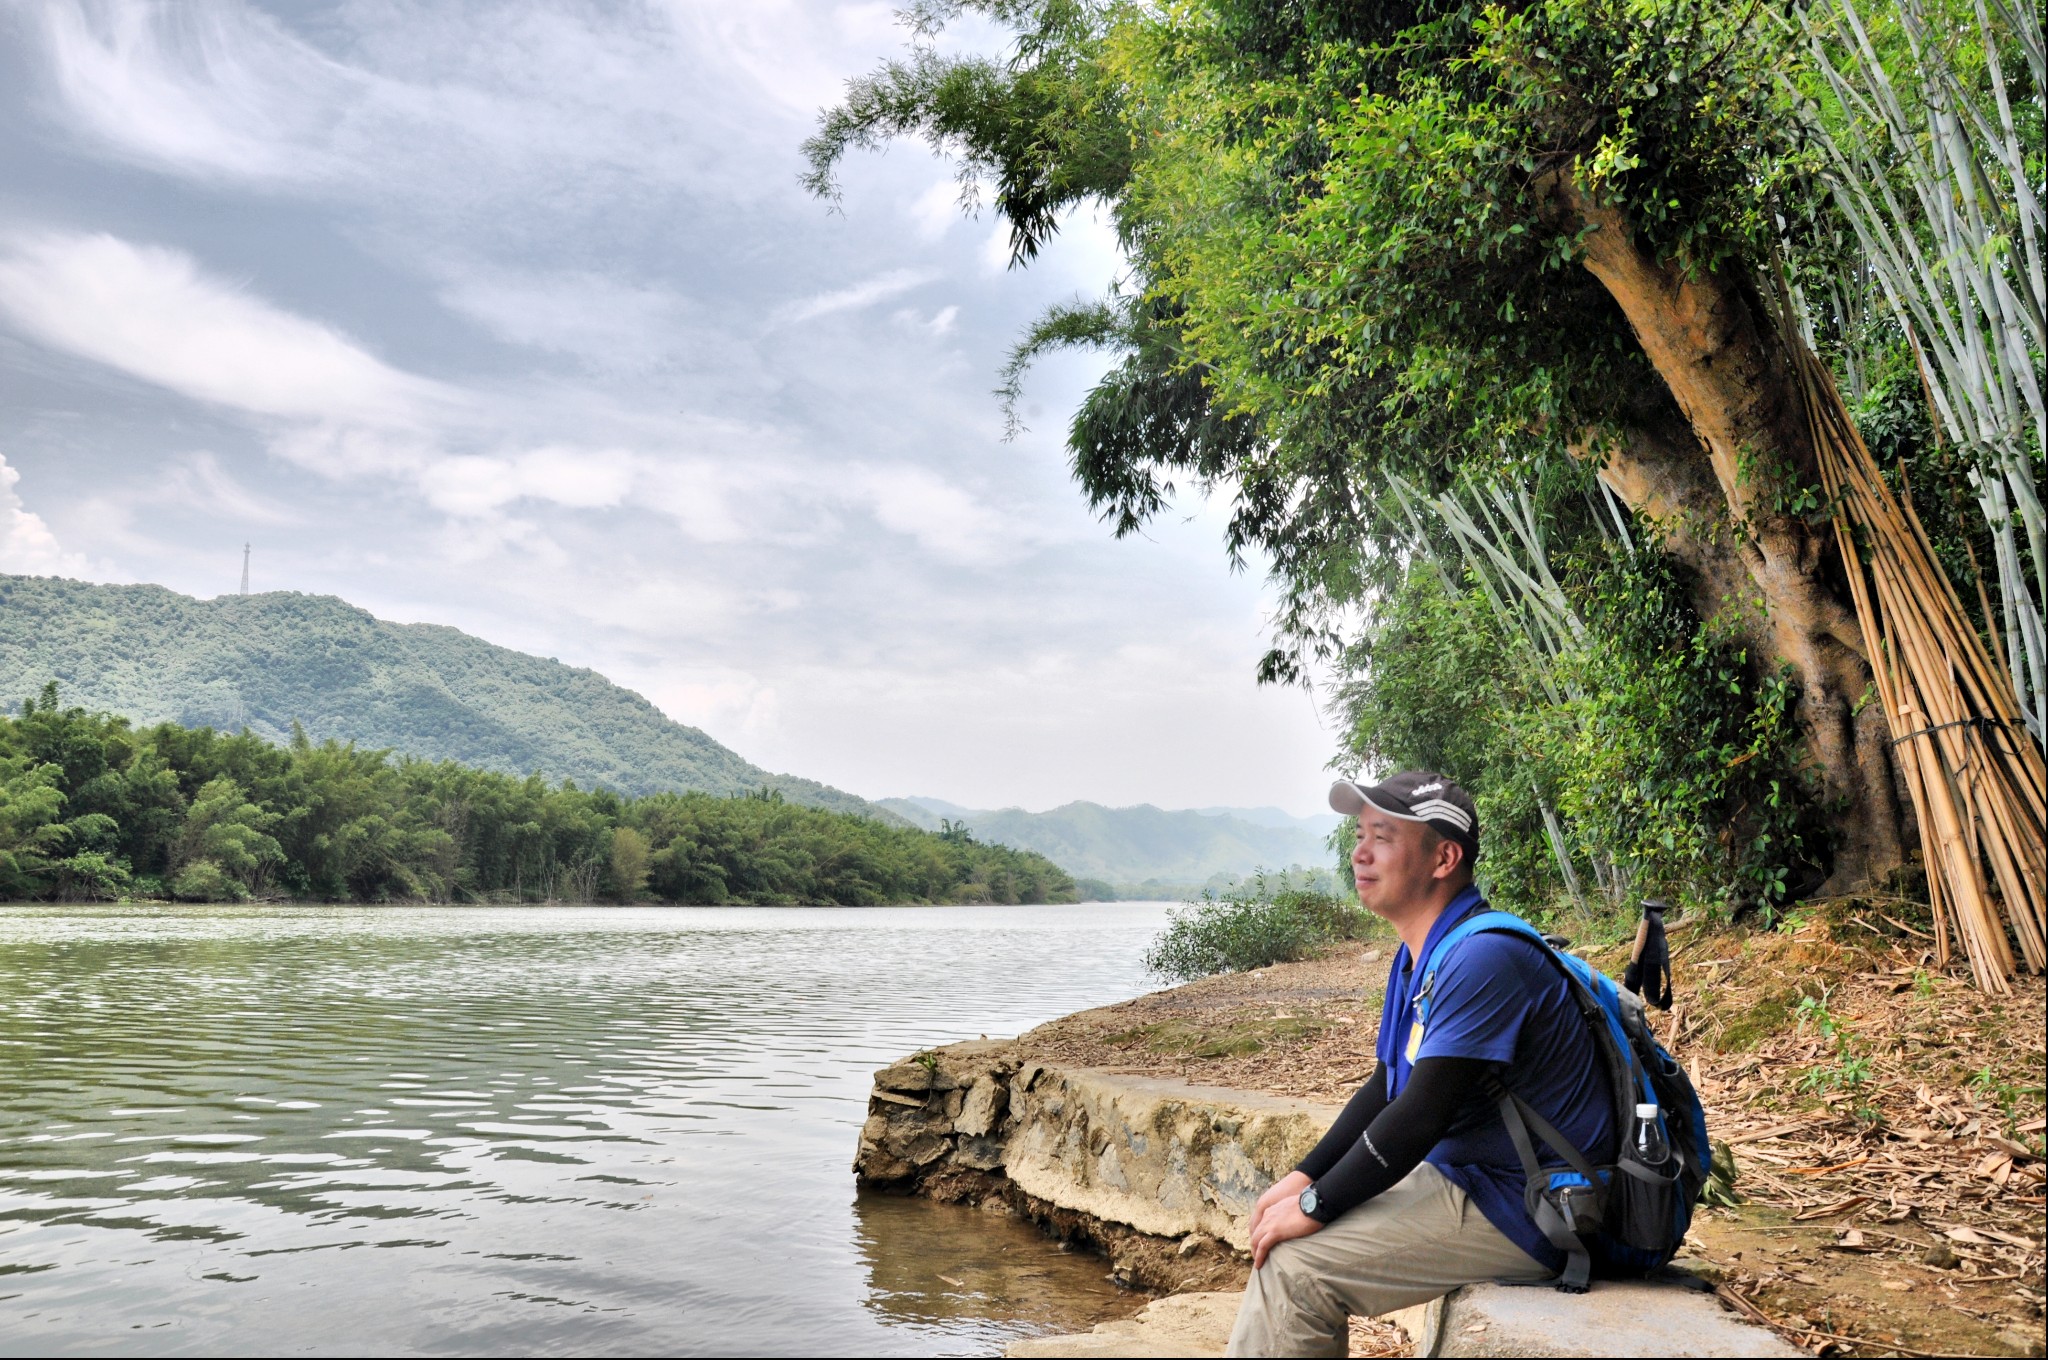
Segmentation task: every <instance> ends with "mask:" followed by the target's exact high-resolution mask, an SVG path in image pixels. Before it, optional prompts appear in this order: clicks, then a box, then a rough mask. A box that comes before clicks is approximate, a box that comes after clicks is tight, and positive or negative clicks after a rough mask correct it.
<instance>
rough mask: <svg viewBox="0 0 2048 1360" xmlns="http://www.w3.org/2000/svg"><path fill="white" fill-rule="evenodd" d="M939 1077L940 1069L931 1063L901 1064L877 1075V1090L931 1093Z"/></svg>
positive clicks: (885, 1069)
mask: <svg viewBox="0 0 2048 1360" xmlns="http://www.w3.org/2000/svg"><path fill="white" fill-rule="evenodd" d="M937 1076H938V1068H937V1067H936V1066H934V1065H932V1064H930V1063H921V1062H900V1063H895V1064H893V1065H891V1066H889V1067H885V1068H883V1069H882V1070H881V1071H879V1072H877V1073H875V1089H876V1090H878V1091H903V1092H911V1091H929V1090H931V1089H932V1086H933V1082H934V1081H935V1079H936V1078H937Z"/></svg>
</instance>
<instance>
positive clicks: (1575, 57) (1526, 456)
mask: <svg viewBox="0 0 2048 1360" xmlns="http://www.w3.org/2000/svg"><path fill="white" fill-rule="evenodd" d="M965 10H976V11H980V12H981V13H983V14H984V15H986V16H988V17H992V18H994V19H996V20H998V21H1001V22H1003V23H1005V24H1007V25H1009V26H1010V28H1011V29H1012V30H1013V31H1014V33H1015V34H1016V41H1015V44H1014V46H1013V47H1012V48H1011V49H1010V50H1009V51H1007V52H1006V53H1004V54H1000V55H997V56H972V55H967V56H955V55H945V54H941V53H940V52H939V51H938V50H937V48H936V47H935V46H934V45H933V44H932V43H931V42H930V39H931V37H932V35H933V34H934V33H935V32H936V31H937V30H938V29H939V28H941V27H943V26H944V25H945V24H946V23H947V22H948V21H949V20H951V19H953V18H954V17H956V16H958V15H959V14H960V13H961V12H963V11H965ZM911 17H912V20H913V29H914V35H913V42H912V51H911V54H910V56H909V57H908V59H906V60H903V61H897V62H891V63H888V64H886V65H885V66H884V67H883V68H881V69H880V70H878V71H876V72H874V73H871V74H870V75H868V76H865V77H862V78H860V79H857V80H855V81H853V82H851V83H850V85H849V87H848V95H847V98H846V100H845V102H844V103H843V104H842V105H841V106H839V107H838V108H836V109H833V110H830V111H828V112H827V114H826V116H825V118H824V121H823V124H822V126H821V128H820V130H819V133H818V135H817V136H816V137H814V138H813V139H812V141H811V142H810V143H809V144H808V146H807V152H808V154H809V157H810V161H811V175H810V183H811V185H812V187H813V188H814V189H815V190H817V191H818V192H820V193H825V194H833V193H835V192H836V186H835V183H834V179H833V175H834V170H835V167H836V166H837V164H838V162H839V161H840V159H841V158H842V157H843V156H844V155H845V154H846V152H847V151H848V150H849V149H852V148H856V147H871V146H875V145H878V144H880V143H881V142H883V141H885V140H887V139H889V138H892V137H898V136H906V135H916V136H923V137H925V138H927V139H929V140H930V141H931V142H932V143H933V144H934V145H935V146H936V147H938V148H940V149H941V150H943V151H945V152H948V153H950V154H952V155H954V156H955V157H957V159H958V161H959V163H960V165H961V167H962V171H963V178H964V180H965V181H966V185H967V187H968V189H969V190H970V196H971V191H972V190H974V189H975V188H977V187H986V188H988V189H990V190H992V192H993V203H994V207H995V209H996V211H998V212H999V213H1001V214H1002V215H1003V216H1004V217H1005V218H1007V220H1008V221H1009V223H1010V226H1011V229H1012V240H1013V246H1014V253H1015V258H1016V260H1017V262H1019V263H1023V262H1026V261H1028V260H1029V259H1030V258H1031V257H1032V256H1033V255H1034V254H1035V253H1036V252H1037V250H1038V248H1039V247H1040V246H1041V245H1042V244H1043V243H1044V241H1045V240H1046V239H1047V237H1048V236H1050V235H1051V234H1052V233H1053V232H1054V231H1055V230H1056V229H1057V224H1058V222H1059V220H1060V218H1061V215H1062V214H1063V213H1064V212H1065V211H1066V210H1068V209H1070V208H1071V207H1073V206H1074V205H1075V204H1077V203H1080V202H1082V201H1084V200H1088V199H1095V200H1099V201H1101V202H1103V203H1106V204H1108V205H1109V206H1110V207H1111V208H1112V209H1113V210H1114V213H1115V217H1116V221H1117V223H1118V227H1119V230H1120V233H1121V236H1122V240H1123V244H1124V247H1125V249H1126V252H1127V253H1128V256H1129V259H1130V264H1131V274H1130V277H1129V278H1128V279H1126V280H1123V281H1122V282H1121V283H1120V284H1117V285H1112V287H1111V290H1110V292H1109V294H1108V295H1107V296H1106V297H1105V298H1104V299H1103V300H1102V301H1101V302H1099V303H1097V304H1093V305H1089V306H1079V307H1071V308H1063V309H1058V310H1056V311H1055V312H1053V313H1052V314H1050V315H1048V316H1047V317H1046V318H1045V319H1044V321H1042V322H1041V323H1040V325H1039V326H1038V327H1037V328H1036V329H1035V330H1034V331H1033V333H1032V334H1031V335H1029V336H1027V337H1026V339H1025V341H1024V343H1023V345H1022V346H1021V347H1020V351H1019V356H1018V359H1019V363H1020V364H1021V363H1022V362H1024V361H1026V360H1028V359H1029V357H1030V356H1031V355H1032V354H1035V353H1037V352H1039V351H1042V350H1043V349H1045V348H1048V347H1052V346H1058V345H1065V344H1102V345H1107V346H1110V347H1112V348H1114V349H1116V350H1117V351H1119V353H1120V358H1119V361H1118V362H1117V363H1116V365H1115V366H1114V367H1113V368H1112V369H1111V371H1110V372H1109V374H1108V375H1107V376H1106V377H1105V378H1104V379H1103V380H1102V382H1101V384H1100V385H1099V386H1098V387H1097V388H1096V389H1095V390H1094V391H1093V392H1092V393H1091V394H1090V396H1089V397H1088V398H1087V399H1086V401H1085V402H1084V404H1083V407H1082V409H1081V410H1080V411H1079V412H1078V413H1077V414H1076V416H1075V418H1074V422H1073V426H1072V430H1071V434H1070V444H1071V449H1072V454H1073V458H1074V466H1075V471H1076V474H1077V476H1078V477H1079V479H1080V481H1081V483H1082V485H1083V488H1084V490H1085V491H1086V493H1087V495H1088V496H1089V497H1090V499H1091V501H1092V502H1093V503H1094V504H1095V505H1096V506H1097V507H1098V508H1099V509H1100V510H1102V511H1103V512H1104V513H1105V515H1106V516H1107V517H1109V518H1111V519H1112V521H1113V523H1114V524H1115V525H1116V527H1117V529H1118V530H1119V531H1120V532H1127V531H1129V530H1130V529H1132V528H1134V527H1136V526H1137V525H1138V524H1140V523H1142V522H1143V521H1144V519H1145V518H1146V517H1147V516H1148V515H1150V514H1151V513H1153V512H1155V511H1156V510H1158V509H1159V508H1160V507H1161V506H1162V505H1163V504H1164V503H1165V501H1166V500H1167V498H1169V497H1170V496H1171V495H1172V494H1173V491H1174V483H1175V480H1176V479H1180V480H1182V481H1186V480H1190V479H1192V480H1194V481H1198V482H1201V483H1203V484H1206V485H1210V486H1227V487H1228V488H1229V489H1230V490H1231V493H1232V494H1233V496H1234V498H1235V499H1234V515H1233V520H1232V528H1231V548H1232V550H1233V552H1236V551H1240V550H1243V549H1246V548H1251V547H1257V548H1260V549H1263V550H1264V551H1265V552H1266V553H1267V554H1268V555H1269V557H1270V559H1271V560H1272V561H1273V562H1274V563H1275V564H1276V568H1275V574H1276V577H1277V578H1278V579H1279V581H1280V582H1281V584H1282V586H1283V588H1284V590H1285V592H1286V596H1287V603H1288V608H1287V611H1286V612H1285V614H1284V616H1283V618H1284V624H1283V632H1284V633H1285V636H1284V637H1283V638H1282V639H1281V641H1282V643H1283V645H1282V647H1281V648H1279V649H1276V652H1275V654H1274V656H1273V657H1272V658H1270V659H1269V666H1268V674H1284V673H1286V672H1287V670H1288V668H1289V666H1290V664H1291V659H1292V657H1296V656H1299V654H1300V652H1301V650H1302V649H1303V648H1313V647H1316V646H1318V645H1327V644H1329V643H1330V642H1332V641H1334V638H1332V637H1331V635H1330V633H1329V624H1328V620H1329V619H1330V617H1331V615H1332V611H1333V610H1334V609H1335V608H1336V607H1338V606H1341V605H1344V604H1349V603H1355V602H1356V601H1357V600H1358V599H1359V598H1360V597H1361V595H1362V593H1363V592H1365V591H1367V590H1368V589H1369V588H1370V587H1371V585H1372V584H1373V583H1374V581H1375V580H1379V581H1380V582H1381V583H1384V581H1385V579H1386V577H1387V574H1388V573H1389V572H1390V571H1392V570H1394V569H1396V568H1397V566H1398V563H1399V560H1400V558H1401V549H1402V546H1403V539H1404V534H1405V532H1406V530H1405V529H1404V527H1403V525H1402V524H1401V523H1400V522H1399V519H1398V517H1397V516H1394V515H1392V514H1390V513H1388V509H1387V507H1388V503H1389V498H1388V495H1387V492H1388V477H1389V475H1390V474H1396V475H1400V476H1402V477H1406V478H1414V479H1419V480H1421V481H1422V482H1424V483H1426V484H1430V485H1434V486H1442V485H1445V484H1446V483H1447V482H1448V481H1449V480H1450V479H1451V478H1453V477H1454V476H1458V475H1462V474H1464V473H1468V472H1472V471H1475V470H1476V471H1480V472H1482V473H1484V474H1485V475H1488V476H1494V477H1507V478H1513V477H1517V476H1519V475H1523V474H1524V473H1525V472H1526V470H1527V469H1528V468H1529V467H1531V466H1532V465H1534V464H1537V463H1540V462H1542V461H1543V460H1545V459H1576V460H1579V461H1580V462H1581V463H1585V464H1591V465H1593V466H1597V467H1598V468H1599V469H1600V472H1601V476H1602V479H1603V480H1604V481H1605V482H1606V483H1607V485H1608V486H1609V487H1610V488H1611V489H1612V490H1613V491H1614V492H1615V493H1616V494H1617V495H1619V496H1620V497H1621V498H1622V499H1623V500H1624V501H1625V502H1626V503H1627V504H1628V506H1629V508H1630V509H1631V510H1633V511H1634V512H1635V513H1636V515H1637V516H1639V517H1640V518H1641V519H1642V520H1644V521H1647V522H1650V523H1653V524H1654V525H1655V526H1657V528H1658V530H1659V531H1660V532H1661V536H1662V543H1663V545H1664V547H1665V550H1666V551H1668V552H1669V553H1670V554H1672V555H1673V556H1674V557H1676V558H1677V559H1678V560H1679V561H1680V562H1681V563H1682V564H1683V565H1684V566H1685V567H1686V568H1687V569H1688V579H1689V580H1690V581H1691V582H1692V583H1693V590H1694V594H1695V598H1696V603H1697V605H1698V607H1699V609H1700V612H1701V614H1702V615H1703V616H1707V617H1711V616H1715V615H1720V616H1722V618H1723V620H1724V622H1731V623H1732V625H1733V626H1735V627H1737V628H1739V629H1742V630H1744V631H1745V632H1746V634H1747V636H1748V637H1749V638H1750V639H1751V640H1752V641H1753V642H1754V644H1755V646H1756V650H1757V652H1758V654H1759V655H1763V656H1768V657H1772V658H1776V659H1777V660H1778V661H1780V662H1782V663H1783V664H1784V665H1786V666H1789V667H1790V668H1791V670H1792V672H1793V674H1794V675H1795V676H1796V678H1797V681H1798V684H1799V700H1798V714H1799V719H1800V723H1801V726H1802V729H1803V731H1804V733H1805V740H1806V746H1807V750H1808V753H1809V755H1810V759H1811V762H1812V765H1813V767H1814V770H1815V771H1816V773H1817V775H1818V778H1819V781H1820V784H1821V786H1822V789H1823V791H1824V796H1825V797H1826V798H1827V799H1828V800H1829V801H1830V802H1831V803H1832V804H1833V805H1834V806H1835V807H1836V808H1837V809H1838V810H1839V814H1840V815H1839V818H1838V821H1837V825H1838V828H1839V836H1838V841H1837V844H1836V846H1835V853H1834V861H1833V869H1834V875H1833V879H1832V883H1833V885H1834V886H1836V887H1850V886H1854V885H1857V884H1860V883H1866V882H1870V881H1873V880H1876V879H1878V878H1881V877H1882V876H1884V875H1885V874H1887V873H1888V872H1889V871H1890V870H1892V869H1894V868H1895V867H1897V866H1898V864H1899V863H1900V862H1901V861H1902V859H1903V857H1904V846H1905V837H1904V836H1903V834H1902V829H1901V819H1902V812H1901V808H1900V805H1899V800H1898V798H1897V796H1896V793H1895V782H1894V771H1893V763H1892V758H1891V753H1890V746H1889V735H1890V734H1889V732H1888V731H1887V729H1886V726H1885V719H1884V715H1883V713H1882V711H1881V709H1880V707H1879V705H1877V704H1876V703H1874V702H1873V701H1872V697H1873V696H1872V677H1871V670H1870V664H1869V658H1868V656H1867V654H1866V651H1865V644H1864V639H1863V637H1862V634H1861V632H1860V629H1859V627H1858V624H1857V620H1856V616H1855V612H1854V610H1853V608H1852V605H1851V602H1850V599H1849V595H1848V591H1847V586H1846V579H1845V573H1844V570H1843V564H1842V562H1841V561H1840V558H1839V554H1838V551H1837V548H1836V544H1835V538H1834V535H1833V531H1832V528H1831V526H1830V524H1829V521H1828V518H1827V507H1826V506H1825V505H1824V504H1822V503H1821V502H1820V501H1819V499H1818V497H1817V496H1816V494H1815V492H1814V488H1815V487H1816V486H1817V485H1818V483H1819V480H1820V479H1819V476H1818V474H1817V471H1816V458H1815V451H1814V449H1813V448H1812V446H1811V443H1810V441H1809V437H1808V434H1807V425H1806V421H1805V417H1804V413H1803V408H1802V406H1801V398H1800V394H1799V389H1798V386H1797V384H1796V381H1795V378H1794V370H1793V366H1792V363H1791V362H1790V352H1789V350H1788V345H1790V344H1797V343H1800V341H1799V340H1798V339H1797V338H1796V337H1794V336H1788V333H1787V332H1788V331H1789V330H1790V327H1789V326H1788V325H1787V324H1786V321H1785V319H1784V318H1783V317H1782V316H1781V314H1780V307H1779V305H1778V304H1777V302H1776V301H1775V299H1777V298H1778V297H1779V296H1780V286H1779V282H1778V279H1779V272H1780V268H1781V266H1780V265H1779V263H1778V258H1777V257H1778V251H1779V249H1780V246H1781V243H1783V242H1786V241H1788V240H1789V241H1792V242H1793V243H1795V244H1794V250H1793V254H1794V255H1795V256H1798V255H1799V254H1800V252H1799V250H1798V249H1797V243H1798V242H1800V241H1802V240H1804V239H1805V238H1806V228H1807V224H1808V222H1809V221H1810V218H1811V215H1812V214H1813V213H1814V212H1817V211H1820V210H1821V209H1820V206H1819V205H1820V200H1819V197H1818V195H1816V194H1815V193H1813V191H1812V190H1811V188H1810V185H1811V182H1812V181H1811V177H1810V174H1809V173H1808V169H1807V167H1806V166H1805V165H1804V164H1803V161H1802V152H1801V149H1800V148H1799V147H1798V146H1797V145H1796V144H1795V142H1794V140H1793V139H1792V136H1791V123H1790V121H1789V120H1788V119H1787V118H1786V117H1785V105H1784V103H1783V98H1784V96H1783V94H1782V93H1781V90H1782V87H1781V86H1780V85H1778V84H1776V83H1774V82H1775V75H1774V70H1775V69H1776V68H1778V67H1779V66H1780V65H1781V64H1782V63H1784V62H1786V61H1788V60H1790V59H1791V57H1792V55H1793V54H1792V52H1791V48H1790V44H1788V43H1786V42H1784V41H1782V40H1781V38H1780V36H1779V29H1778V27H1777V26H1776V24H1775V23H1774V22H1773V21H1772V18H1771V16H1770V13H1769V11H1768V10H1767V9H1763V8H1761V7H1759V6H1756V5H1752V6H1749V7H1747V8H1744V7H1742V6H1730V5H1727V4H1724V3H1721V2H1720V0H1535V2H1533V3H1523V4H1510V5H1491V6H1480V5H1475V4H1469V3H1430V2H1429V0H1421V2H1420V3H1399V2H1398V0H1361V2H1354V3H1345V2H1344V0H1189V2H1188V3H1181V4H1174V5H1153V4H1141V3H1114V2H1110V3H1090V2H1089V0H967V2H963V3H944V2H943V0H927V3H924V4H922V5H919V6H918V7H917V8H916V9H914V10H913V11H912V12H911ZM1813 235H1814V239H1820V238H1821V237H1822V236H1824V235H1825V233H1815V234H1813ZM1800 263H1801V261H1800V260H1798V259H1795V261H1794V266H1793V267H1794V269H1795V270H1796V269H1797V268H1798V267H1800ZM1014 376H1015V373H1014V370H1013V378H1014Z"/></svg>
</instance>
